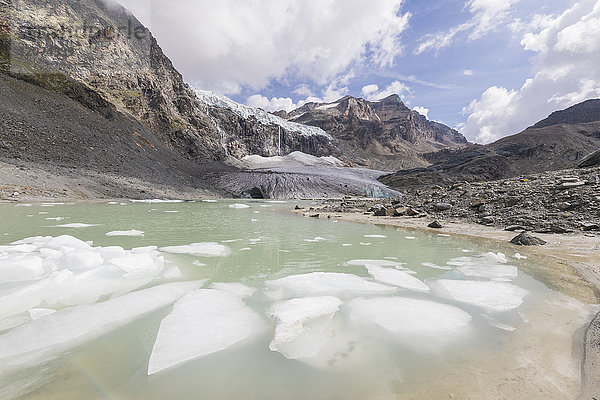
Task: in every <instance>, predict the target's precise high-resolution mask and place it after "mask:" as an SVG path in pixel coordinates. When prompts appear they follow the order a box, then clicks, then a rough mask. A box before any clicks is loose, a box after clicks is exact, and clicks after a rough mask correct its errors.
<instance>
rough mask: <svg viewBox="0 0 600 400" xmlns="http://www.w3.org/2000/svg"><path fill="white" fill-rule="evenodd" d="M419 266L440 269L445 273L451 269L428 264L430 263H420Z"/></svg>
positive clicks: (445, 266)
mask: <svg viewBox="0 0 600 400" xmlns="http://www.w3.org/2000/svg"><path fill="white" fill-rule="evenodd" d="M421 265H422V266H424V267H429V268H435V269H442V270H446V271H447V270H451V269H452V267H449V266H447V265H437V264H434V263H430V262H423V263H421Z"/></svg>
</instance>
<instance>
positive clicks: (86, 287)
mask: <svg viewBox="0 0 600 400" xmlns="http://www.w3.org/2000/svg"><path fill="white" fill-rule="evenodd" d="M23 246H28V248H27V253H23V252H22V251H20V250H24V247H23ZM5 247H6V248H7V250H10V251H6V252H2V253H0V254H2V255H0V283H8V282H10V283H12V284H11V285H10V286H9V287H7V288H6V290H3V291H1V292H0V319H3V318H8V317H10V316H12V315H18V314H20V313H23V312H25V311H27V310H29V309H31V308H36V307H40V306H43V307H50V308H62V307H65V306H72V305H81V304H89V303H94V302H96V301H98V299H100V298H102V297H104V296H119V295H122V294H125V293H127V292H130V291H132V290H135V289H138V288H140V287H142V286H144V285H147V284H148V283H149V282H151V281H152V280H153V279H155V278H158V277H160V274H161V273H162V270H163V268H164V256H163V253H160V252H159V251H157V250H156V247H154V246H148V247H140V248H134V249H132V250H124V249H123V248H122V247H119V246H107V247H91V246H90V244H88V243H86V242H83V241H81V240H79V239H77V238H75V237H72V236H68V235H63V236H59V237H55V238H53V237H41V236H39V237H33V238H27V239H24V240H22V241H18V242H15V243H13V244H12V245H9V246H5Z"/></svg>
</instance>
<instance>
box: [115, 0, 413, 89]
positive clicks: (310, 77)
mask: <svg viewBox="0 0 600 400" xmlns="http://www.w3.org/2000/svg"><path fill="white" fill-rule="evenodd" d="M119 1H120V2H121V3H123V4H125V5H126V6H128V5H130V4H131V6H132V8H133V7H134V6H136V7H137V6H138V5H139V3H140V1H141V0H119ZM402 3H403V0H378V1H375V2H373V1H371V0H303V1H297V0H276V1H273V0H251V1H247V0H220V1H213V0H177V1H176V2H172V1H167V0H153V1H152V3H151V5H152V7H151V14H152V15H151V21H144V22H146V23H149V24H150V23H151V25H152V30H153V33H154V35H155V36H156V37H157V38H159V43H160V45H161V46H162V48H163V49H164V50H165V53H166V54H167V55H168V56H169V57H170V58H171V59H172V60H173V63H174V65H175V66H176V67H177V68H178V69H179V70H180V71H181V72H182V73H183V75H184V76H185V78H186V80H187V81H189V82H190V83H191V84H193V85H194V86H198V87H200V88H202V89H207V90H215V91H220V92H223V93H226V94H235V93H239V92H240V91H241V90H242V88H246V87H247V88H251V89H254V90H261V89H263V88H265V87H266V86H267V85H268V84H269V83H270V82H272V81H273V80H283V81H285V80H287V79H289V78H290V77H291V78H298V79H303V80H306V81H307V82H312V83H315V84H317V85H321V86H323V85H327V84H328V83H329V82H331V81H332V80H334V79H335V78H337V77H338V76H340V75H344V74H346V73H348V72H349V71H351V70H352V68H353V67H355V66H357V65H365V64H366V65H371V66H375V67H377V68H383V67H389V66H391V65H392V63H393V61H394V58H395V57H396V56H398V55H399V54H401V52H402V44H401V41H400V35H401V33H402V32H403V31H404V30H405V29H406V28H407V27H408V22H409V19H410V14H409V13H403V12H402V11H401V6H402Z"/></svg>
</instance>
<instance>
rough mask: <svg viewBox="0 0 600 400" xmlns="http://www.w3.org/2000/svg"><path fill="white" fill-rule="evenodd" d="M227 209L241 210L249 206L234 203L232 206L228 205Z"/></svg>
mask: <svg viewBox="0 0 600 400" xmlns="http://www.w3.org/2000/svg"><path fill="white" fill-rule="evenodd" d="M229 208H237V209H242V208H250V206H249V205H246V204H240V203H234V204H230V205H229Z"/></svg>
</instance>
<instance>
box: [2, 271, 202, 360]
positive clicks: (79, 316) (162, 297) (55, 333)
mask: <svg viewBox="0 0 600 400" xmlns="http://www.w3.org/2000/svg"><path fill="white" fill-rule="evenodd" d="M204 282H205V281H193V282H175V283H166V284H163V285H159V286H155V287H152V288H149V289H144V290H140V291H138V292H132V293H128V294H125V295H123V296H120V297H117V298H115V299H111V300H107V301H105V302H102V303H95V304H91V305H80V306H74V307H69V308H65V309H63V310H60V311H57V312H55V313H53V314H50V315H46V316H45V317H44V318H40V319H37V320H35V321H31V322H29V323H27V324H25V325H22V326H20V327H17V328H15V329H13V330H11V331H9V332H8V333H5V334H4V335H2V336H0V360H5V361H6V362H7V365H8V361H7V360H6V359H8V358H11V361H10V363H11V365H13V364H20V363H21V362H32V360H35V359H37V358H38V357H39V358H42V357H43V356H48V355H49V354H48V353H49V352H50V353H52V354H54V353H58V352H61V351H65V350H67V349H69V348H72V347H74V346H76V345H79V344H81V343H82V342H84V341H87V340H90V339H92V338H95V337H98V336H101V335H102V334H104V333H106V331H108V330H111V329H114V328H116V327H118V326H120V325H123V324H125V323H127V322H130V321H132V320H133V319H135V318H137V317H139V316H140V315H144V314H147V313H149V312H152V311H155V310H158V309H160V308H162V307H165V306H167V305H169V304H171V303H173V302H174V301H175V300H177V299H178V298H180V297H181V296H183V295H184V294H185V293H187V292H189V291H191V290H194V289H197V288H199V287H201V286H202V285H203V284H204ZM17 356H26V357H25V358H23V359H20V361H16V360H15V357H17ZM1 363H2V362H1V361H0V364H1Z"/></svg>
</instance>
